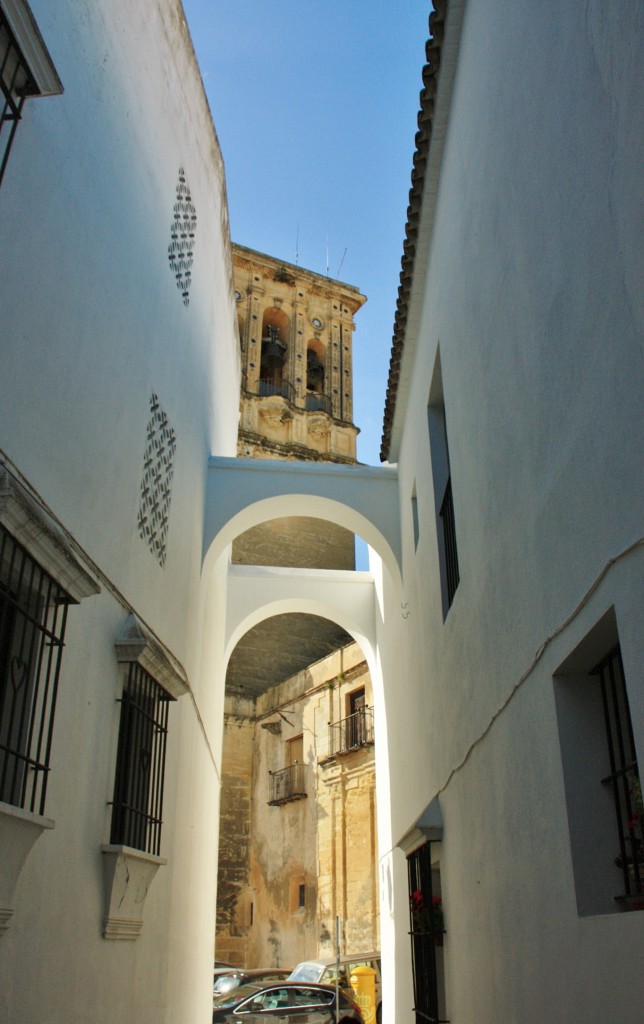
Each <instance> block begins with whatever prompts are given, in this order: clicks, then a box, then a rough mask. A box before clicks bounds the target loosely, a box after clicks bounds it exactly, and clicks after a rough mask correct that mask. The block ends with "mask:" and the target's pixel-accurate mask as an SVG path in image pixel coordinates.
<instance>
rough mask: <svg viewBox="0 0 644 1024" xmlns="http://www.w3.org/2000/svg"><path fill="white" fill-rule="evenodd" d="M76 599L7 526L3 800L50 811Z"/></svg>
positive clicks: (2, 581) (0, 680) (1, 641)
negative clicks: (64, 661)
mask: <svg viewBox="0 0 644 1024" xmlns="http://www.w3.org/2000/svg"><path fill="white" fill-rule="evenodd" d="M70 603H72V598H71V597H70V596H69V595H68V594H67V593H66V592H65V591H64V590H62V588H61V587H59V585H58V584H57V583H56V581H55V580H54V579H52V577H51V576H49V575H48V574H47V573H46V572H45V571H44V569H42V568H41V567H40V565H38V563H37V562H35V561H34V560H33V559H32V558H31V556H30V555H29V554H28V552H27V551H26V550H25V549H24V548H23V547H22V546H21V545H20V544H18V543H17V541H15V540H14V538H13V537H12V536H11V535H10V534H8V533H7V532H6V530H4V529H3V528H2V527H0V800H2V801H4V802H5V803H8V804H12V805H13V806H16V807H21V808H23V809H25V810H28V811H31V812H33V813H36V814H43V813H44V808H45V797H46V792H47V780H48V776H49V761H50V755H51V745H52V736H53V727H54V715H55V710H56V698H57V693H58V682H59V675H60V666H61V657H62V652H63V646H64V635H65V625H66V621H67V607H68V605H69V604H70Z"/></svg>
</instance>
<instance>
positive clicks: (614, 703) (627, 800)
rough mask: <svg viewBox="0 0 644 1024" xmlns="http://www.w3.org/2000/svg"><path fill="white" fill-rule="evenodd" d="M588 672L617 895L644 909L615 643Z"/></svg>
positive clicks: (643, 863)
mask: <svg viewBox="0 0 644 1024" xmlns="http://www.w3.org/2000/svg"><path fill="white" fill-rule="evenodd" d="M591 675H593V676H595V677H596V678H597V680H598V682H599V686H600V688H601V695H602V707H603V710H604V725H605V728H606V747H607V751H608V758H609V762H610V771H609V772H608V774H607V775H606V776H605V777H604V778H602V780H601V785H602V786H605V787H606V788H607V789H608V790H609V791H610V793H611V795H612V798H613V801H614V805H615V826H616V827H615V838H616V843H617V845H618V846H619V853H618V854H617V856H616V858H615V864H616V866H617V867H618V868H619V869H620V871H621V873H622V883H623V885H622V892H621V893H619V894H618V895H617V899H620V898H623V899H625V900H626V901H629V900H635V901H637V902H638V903H639V907H638V908H637V909H644V806H643V804H642V784H641V780H640V774H639V769H638V766H637V754H636V752H635V738H634V736H633V724H632V721H631V713H630V708H629V704H628V696H627V693H626V684H625V681H624V666H623V664H622V654H621V650H620V648H619V645H618V646H616V647H614V648H613V649H612V650H611V651H609V653H608V654H607V655H606V656H605V657H604V658H602V660H601V661H600V662H599V664H598V665H596V666H595V668H594V669H593V670H592V673H591ZM634 909H635V908H634Z"/></svg>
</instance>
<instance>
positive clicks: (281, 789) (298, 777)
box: [268, 761, 307, 804]
mask: <svg viewBox="0 0 644 1024" xmlns="http://www.w3.org/2000/svg"><path fill="white" fill-rule="evenodd" d="M304 768H305V766H304V765H303V764H298V763H297V761H296V762H295V764H291V765H289V766H288V768H281V769H280V771H277V772H269V773H268V774H269V780H268V802H269V804H286V803H288V802H289V800H302V799H303V798H304V797H306V795H307V794H306V789H305V788H304Z"/></svg>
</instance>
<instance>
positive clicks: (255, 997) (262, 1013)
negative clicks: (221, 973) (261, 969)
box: [212, 981, 364, 1024]
mask: <svg viewBox="0 0 644 1024" xmlns="http://www.w3.org/2000/svg"><path fill="white" fill-rule="evenodd" d="M212 1020H213V1024H266V1022H267V1021H271V1020H275V1021H278V1020H279V1022H280V1024H309V1022H311V1021H315V1024H364V1018H363V1016H362V1014H361V1012H360V1008H359V1006H358V1004H357V1003H356V1002H355V1001H354V1000H353V998H352V997H351V996H350V995H348V994H347V993H346V992H344V991H343V990H342V989H340V990H339V1001H338V1013H337V1021H336V991H335V987H334V986H333V985H313V984H307V985H298V984H297V983H294V982H287V981H286V982H283V983H282V984H276V985H262V984H260V983H258V982H249V983H248V984H247V985H240V986H239V988H236V989H233V991H232V992H227V993H226V994H225V995H223V996H219V997H218V998H217V999H215V1000H213V1011H212Z"/></svg>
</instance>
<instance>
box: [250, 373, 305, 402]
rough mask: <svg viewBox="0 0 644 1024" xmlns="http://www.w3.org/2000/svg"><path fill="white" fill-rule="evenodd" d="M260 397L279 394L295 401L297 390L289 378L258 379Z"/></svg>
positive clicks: (280, 396)
mask: <svg viewBox="0 0 644 1024" xmlns="http://www.w3.org/2000/svg"><path fill="white" fill-rule="evenodd" d="M256 393H257V394H258V395H259V396H260V398H270V397H272V396H273V395H277V396H278V397H279V398H286V400H287V401H289V402H291V403H293V402H294V401H295V390H294V388H293V385H292V384H289V382H288V381H287V380H280V381H273V380H270V379H269V378H264V379H263V380H258V381H257V392H256Z"/></svg>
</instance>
